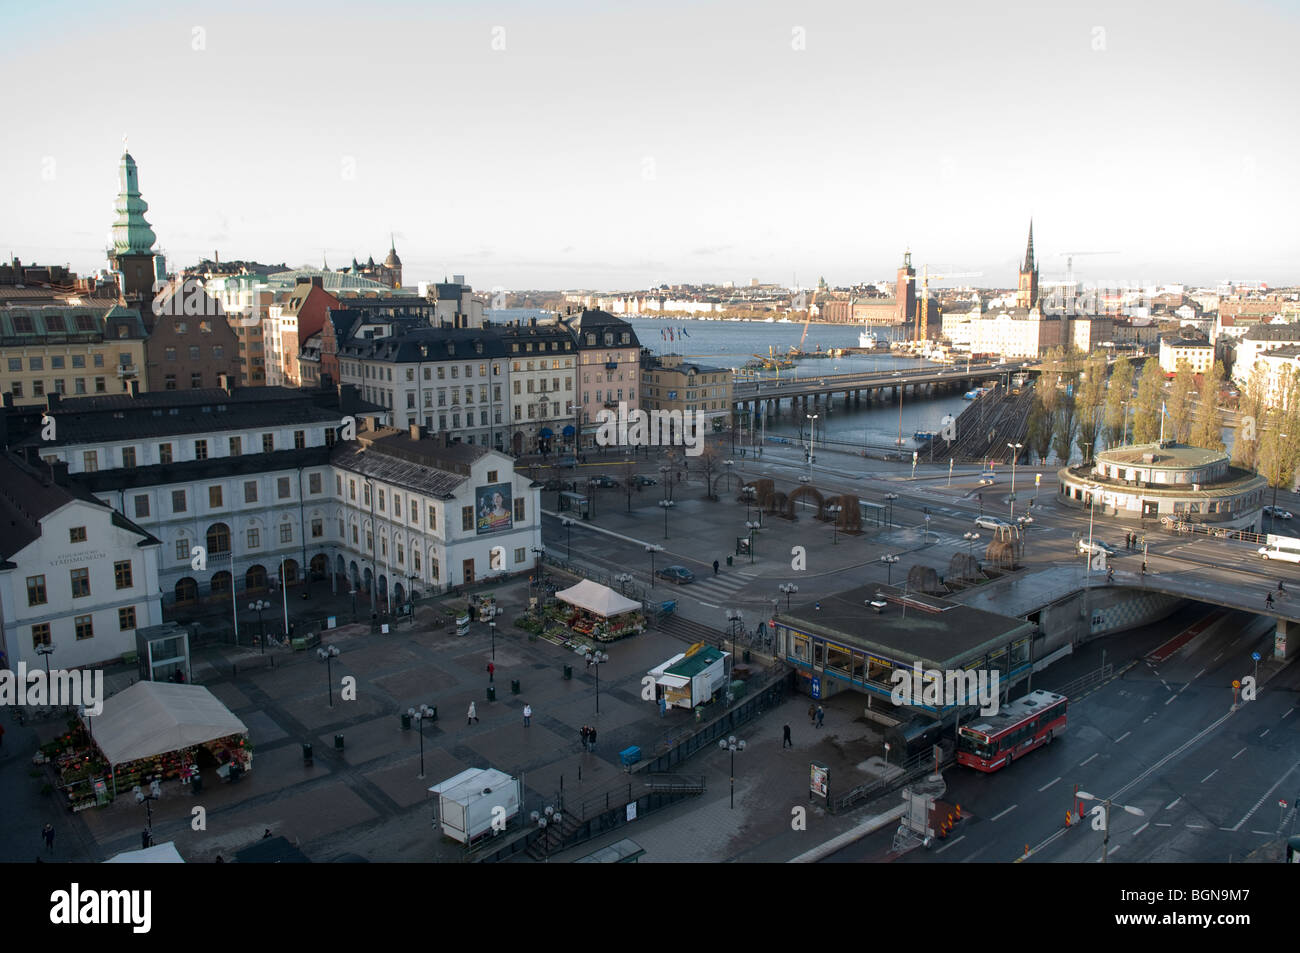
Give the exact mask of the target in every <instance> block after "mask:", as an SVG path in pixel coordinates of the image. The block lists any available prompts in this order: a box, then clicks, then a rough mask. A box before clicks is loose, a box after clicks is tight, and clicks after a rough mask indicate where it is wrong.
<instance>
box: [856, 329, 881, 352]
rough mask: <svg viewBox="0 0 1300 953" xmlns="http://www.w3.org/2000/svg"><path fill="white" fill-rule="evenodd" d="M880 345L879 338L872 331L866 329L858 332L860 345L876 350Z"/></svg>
mask: <svg viewBox="0 0 1300 953" xmlns="http://www.w3.org/2000/svg"><path fill="white" fill-rule="evenodd" d="M879 346H880V341H879V339H877V337H876V335H875V334H873V333H872V332H871V331H867V330H865V329H864V330H862V331H859V332H858V347H864V348H869V349H871V350H873V351H874V350H875V349H876V348H877V347H879Z"/></svg>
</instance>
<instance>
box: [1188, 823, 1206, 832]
mask: <svg viewBox="0 0 1300 953" xmlns="http://www.w3.org/2000/svg"><path fill="white" fill-rule="evenodd" d="M1187 829H1188V830H1189V831H1203V830H1205V825H1204V824H1188V825H1187Z"/></svg>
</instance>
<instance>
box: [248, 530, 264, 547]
mask: <svg viewBox="0 0 1300 953" xmlns="http://www.w3.org/2000/svg"><path fill="white" fill-rule="evenodd" d="M246 536H247V539H248V548H249V549H258V548H260V547H261V545H262V531H261V530H258V529H250V530H249V531H248V533H247V534H246Z"/></svg>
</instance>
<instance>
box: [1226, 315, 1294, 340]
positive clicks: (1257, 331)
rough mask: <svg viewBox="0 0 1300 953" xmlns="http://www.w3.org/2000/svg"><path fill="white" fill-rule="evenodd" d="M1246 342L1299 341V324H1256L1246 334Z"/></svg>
mask: <svg viewBox="0 0 1300 953" xmlns="http://www.w3.org/2000/svg"><path fill="white" fill-rule="evenodd" d="M1238 320H1240V317H1239V318H1238ZM1246 340H1247V341H1300V324H1257V325H1255V326H1254V327H1253V328H1251V329H1250V330H1249V331H1247V332H1246Z"/></svg>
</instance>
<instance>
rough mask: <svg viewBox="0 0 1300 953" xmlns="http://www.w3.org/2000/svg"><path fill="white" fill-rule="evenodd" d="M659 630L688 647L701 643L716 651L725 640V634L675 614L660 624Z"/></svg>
mask: <svg viewBox="0 0 1300 953" xmlns="http://www.w3.org/2000/svg"><path fill="white" fill-rule="evenodd" d="M659 630H660V631H661V632H663V633H665V634H667V635H671V636H673V637H674V638H678V639H681V640H682V641H683V642H685V643H686V644H688V645H694V644H695V643H696V642H703V643H705V644H706V645H711V646H713V647H714V648H718V649H720V648H722V644H723V642H725V641H726V638H727V634H726V633H725V632H722V631H721V630H719V629H715V628H713V627H712V626H708V625H705V624H704V623H703V622H693V621H691V620H690V619H684V618H682V617H681V616H679V615H677V614H676V613H674V614H673V615H670V616H669V617H668V618H666V619H664V620H663V621H662V622H660V623H659Z"/></svg>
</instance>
